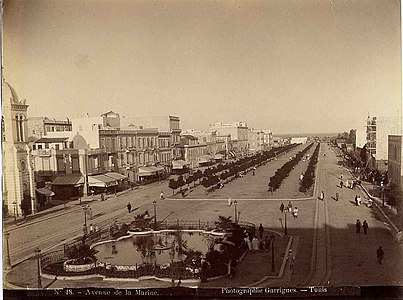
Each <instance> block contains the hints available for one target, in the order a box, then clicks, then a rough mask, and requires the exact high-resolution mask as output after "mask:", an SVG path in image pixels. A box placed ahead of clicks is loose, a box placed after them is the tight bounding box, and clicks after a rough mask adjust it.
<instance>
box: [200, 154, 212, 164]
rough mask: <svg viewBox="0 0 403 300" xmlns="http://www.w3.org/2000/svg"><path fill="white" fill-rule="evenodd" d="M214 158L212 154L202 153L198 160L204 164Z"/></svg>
mask: <svg viewBox="0 0 403 300" xmlns="http://www.w3.org/2000/svg"><path fill="white" fill-rule="evenodd" d="M212 159H213V158H212V157H211V156H210V155H202V156H200V157H199V158H198V162H199V164H204V163H208V162H210V161H211V160H212Z"/></svg>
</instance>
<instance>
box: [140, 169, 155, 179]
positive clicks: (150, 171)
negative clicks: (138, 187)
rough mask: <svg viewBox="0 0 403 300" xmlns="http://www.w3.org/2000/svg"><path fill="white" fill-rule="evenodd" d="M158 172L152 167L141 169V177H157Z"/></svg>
mask: <svg viewBox="0 0 403 300" xmlns="http://www.w3.org/2000/svg"><path fill="white" fill-rule="evenodd" d="M156 173H157V172H156V171H155V170H153V169H151V168H150V167H139V176H140V177H142V176H152V175H155V174H156Z"/></svg>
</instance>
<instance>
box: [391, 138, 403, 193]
mask: <svg viewBox="0 0 403 300" xmlns="http://www.w3.org/2000/svg"><path fill="white" fill-rule="evenodd" d="M402 146H403V139H402V135H389V136H388V177H389V181H390V183H394V184H396V185H397V186H400V187H401V188H403V164H402V163H403V151H402Z"/></svg>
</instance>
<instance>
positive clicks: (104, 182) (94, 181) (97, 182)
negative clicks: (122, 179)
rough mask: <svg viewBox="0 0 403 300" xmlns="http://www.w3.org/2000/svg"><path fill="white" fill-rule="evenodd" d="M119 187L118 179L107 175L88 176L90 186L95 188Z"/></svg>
mask: <svg viewBox="0 0 403 300" xmlns="http://www.w3.org/2000/svg"><path fill="white" fill-rule="evenodd" d="M115 185H118V182H117V180H116V179H114V178H112V177H108V176H105V175H92V176H88V186H93V187H110V186H115Z"/></svg>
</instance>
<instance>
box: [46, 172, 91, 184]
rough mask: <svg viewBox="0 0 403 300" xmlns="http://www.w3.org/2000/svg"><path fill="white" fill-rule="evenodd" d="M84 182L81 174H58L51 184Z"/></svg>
mask: <svg viewBox="0 0 403 300" xmlns="http://www.w3.org/2000/svg"><path fill="white" fill-rule="evenodd" d="M81 184H84V178H83V177H82V176H81V174H64V175H59V176H57V177H56V178H55V180H53V181H52V185H74V186H77V185H81Z"/></svg>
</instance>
